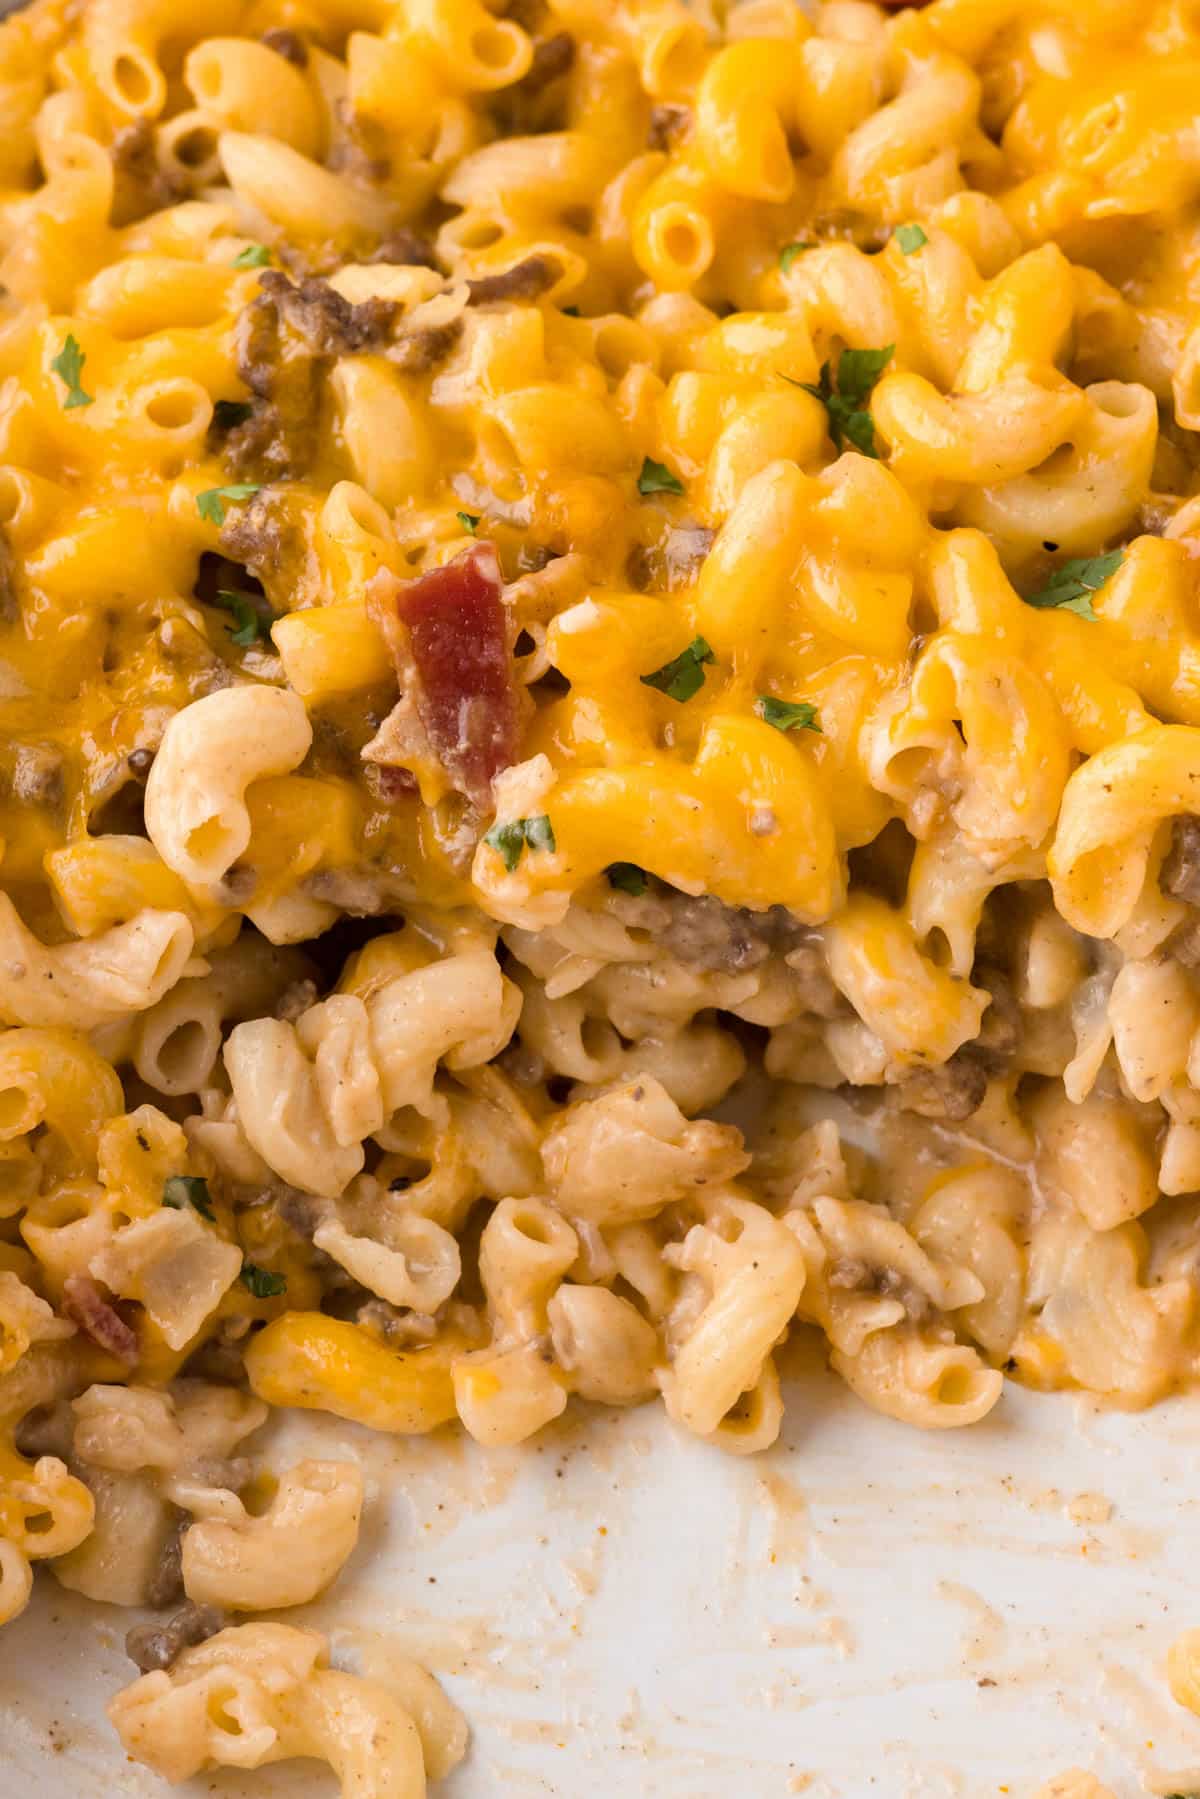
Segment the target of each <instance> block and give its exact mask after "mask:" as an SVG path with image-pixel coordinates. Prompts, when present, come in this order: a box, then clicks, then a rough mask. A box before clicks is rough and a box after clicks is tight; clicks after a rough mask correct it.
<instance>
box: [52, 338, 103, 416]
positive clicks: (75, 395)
mask: <svg viewBox="0 0 1200 1799" xmlns="http://www.w3.org/2000/svg"><path fill="white" fill-rule="evenodd" d="M86 361H87V357H86V356H85V355H84V353H83V351H82V350H81V349H80V347H79V344H78V342H77V341H76V339H75V337H74V335H73V334H72V333H71V332H70V331H68V332H67V340H66V342H65V343H64V345H63V347H62V349H61V350H60V351H59V352H58V355H57V356H55V357H54V358H53V360H52V361H51V363H50V367H51V368H52V369H53V370H54V373H55V374H56V375H57V376H58V378H59V380H60V381H61V382H62V383H63V385H64V387H65V388H66V390H67V397H66V399H65V400H64V401H63V411H64V412H71V411H72V410H73V409H74V408H75V407H76V406H91V405H92V404H93V402H94V399H95V395H94V394H89V393H85V392H84V391H83V388H82V387H81V386H80V384H79V377H80V375H82V373H83V365H84V363H85V362H86Z"/></svg>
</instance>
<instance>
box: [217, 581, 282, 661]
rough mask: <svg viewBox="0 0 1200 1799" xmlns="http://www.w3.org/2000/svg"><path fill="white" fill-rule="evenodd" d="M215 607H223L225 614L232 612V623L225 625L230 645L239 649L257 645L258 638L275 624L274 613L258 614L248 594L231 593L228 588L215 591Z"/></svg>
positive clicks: (267, 633)
mask: <svg viewBox="0 0 1200 1799" xmlns="http://www.w3.org/2000/svg"><path fill="white" fill-rule="evenodd" d="M217 605H218V606H223V607H224V608H225V610H226V612H232V614H233V623H232V624H231V625H226V627H225V629H226V630H227V631H228V633H229V640H230V642H231V643H236V644H237V645H238V646H239V647H240V648H241V649H245V648H246V647H247V645H248V644H252V643H257V642H258V640H259V638H260V637H266V636H268V635H269V633H270V629H271V626H272V625H273V624H274V623H275V615H274V613H264V612H260V610H259V608H258V606H257V605H256V604H255V602H254V600H253V599H252V598H251V596H250V595H249V594H248V593H231V592H230V591H229V589H228V588H225V587H219V588H218V589H217Z"/></svg>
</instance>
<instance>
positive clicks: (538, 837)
mask: <svg viewBox="0 0 1200 1799" xmlns="http://www.w3.org/2000/svg"><path fill="white" fill-rule="evenodd" d="M525 841H526V843H527V844H528V845H529V847H530V849H531V850H548V851H549V852H550V854H551V855H553V854H554V852H555V850H556V849H557V848H558V844H557V843H556V842H555V840H554V826H553V825H552V824H551V823H550V820H549V818H548V817H547V816H546V814H545V813H544V812H539V813H538V815H537V817H536V818H527V819H526V820H525Z"/></svg>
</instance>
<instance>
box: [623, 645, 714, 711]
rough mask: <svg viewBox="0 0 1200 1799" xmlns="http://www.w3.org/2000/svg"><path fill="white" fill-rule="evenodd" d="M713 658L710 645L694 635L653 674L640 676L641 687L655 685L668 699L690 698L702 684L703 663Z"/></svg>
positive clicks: (681, 701) (680, 699)
mask: <svg viewBox="0 0 1200 1799" xmlns="http://www.w3.org/2000/svg"><path fill="white" fill-rule="evenodd" d="M712 660H713V651H712V646H711V644H709V643H708V642H707V641H706V639H705V638H703V637H694V638H693V639H692V641H691V643H689V644H688V647H687V649H686V650H680V652H679V654H678V656H672V658H671V660H670V661H669V662H664V663H663V665H662V667H661V668H656V669H655V670H654V673H653V674H650V675H643V676H642V677H641V680H642V686H643V687H657V689H658V691H659V693H665V694H666V696H667V698H668V699H671V700H678V701H679V702H680V704H682V703H683V701H684V700H690V699H691V698H692V697H693V696H694V695H695V694H697V693H699V691H700V689H701V688H702V687H703V686H704V664H705V663H706V662H711V661H712Z"/></svg>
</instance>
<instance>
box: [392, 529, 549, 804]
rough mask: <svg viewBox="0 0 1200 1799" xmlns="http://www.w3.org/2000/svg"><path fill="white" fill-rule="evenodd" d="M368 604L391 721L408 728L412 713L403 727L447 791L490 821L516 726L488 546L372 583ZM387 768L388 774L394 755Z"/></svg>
mask: <svg viewBox="0 0 1200 1799" xmlns="http://www.w3.org/2000/svg"><path fill="white" fill-rule="evenodd" d="M370 597H371V602H372V610H373V611H375V612H376V613H377V616H380V617H381V623H382V624H383V626H384V629H385V632H386V635H387V638H388V642H389V644H390V645H391V648H392V654H393V657H394V659H395V662H396V672H397V674H398V676H399V678H400V686H401V691H402V697H401V701H400V706H399V707H398V708H397V709H396V710H397V713H403V714H404V715H405V717H406V718H409V719H410V718H411V710H412V709H413V708H414V707H415V713H416V718H415V719H412V720H411V724H417V723H419V726H420V730H421V732H422V733H423V734H424V737H425V739H426V741H427V744H428V748H429V751H430V753H432V755H434V756H435V757H436V758H437V760H438V761H439V762H440V763H441V765H442V768H443V769H444V771H445V773H446V776H447V778H448V779H449V781H450V783H451V785H452V786H454V787H455V788H457V789H458V791H459V792H460V793H463V794H465V795H466V796H467V798H468V799H469V800H470V801H471V802H472V804H473V805H474V806H475V808H476V809H477V810H478V811H480V812H490V811H491V809H492V780H493V778H494V777H495V776H496V775H498V774H499V773H500V771H501V769H504V768H507V767H508V766H509V764H510V763H512V762H514V761H515V760H516V756H517V747H518V744H519V741H520V723H521V709H520V696H519V693H518V689H517V682H516V678H515V676H514V674H513V663H512V653H511V651H510V649H509V629H508V615H507V613H506V611H505V607H504V600H503V596H502V590H501V582H500V564H499V561H498V559H497V556H496V550H495V546H494V545H493V544H490V543H477V544H472V546H471V548H470V549H469V550H464V551H463V553H462V555H461V556H456V557H455V558H454V560H453V562H448V563H446V564H445V565H444V567H442V568H433V569H430V570H429V571H428V572H427V573H426V574H423V575H418V576H417V578H416V579H415V580H414V581H397V580H396V579H395V577H394V576H393V575H390V574H387V573H382V574H380V575H377V576H376V577H375V579H374V580H373V582H372V583H371V595H370ZM406 731H407V734H408V735H409V736H410V737H411V726H409V727H406ZM380 736H381V737H383V736H384V733H383V732H381V733H380ZM396 737H397V742H399V741H400V740H401V739H400V736H399V733H397V734H396ZM368 748H369V749H370V748H371V746H368ZM383 759H384V758H383V757H382V755H375V756H372V757H371V760H383ZM387 760H388V761H389V762H391V763H392V765H393V766H397V765H398V764H399V761H400V757H399V754H397V755H396V757H395V758H394V759H393V758H392V757H391V756H389V757H388V758H387Z"/></svg>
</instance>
